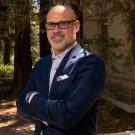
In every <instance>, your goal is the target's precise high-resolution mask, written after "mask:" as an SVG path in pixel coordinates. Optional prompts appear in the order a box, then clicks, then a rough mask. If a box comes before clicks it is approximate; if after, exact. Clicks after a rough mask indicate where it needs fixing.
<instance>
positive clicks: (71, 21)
mask: <svg viewBox="0 0 135 135" xmlns="http://www.w3.org/2000/svg"><path fill="white" fill-rule="evenodd" d="M75 21H76V19H75V20H69V21H59V22H57V23H55V22H46V23H45V28H46V30H54V29H55V27H56V25H57V26H58V28H59V29H68V28H69V25H70V24H71V23H73V22H75ZM60 23H67V27H61V26H60ZM47 24H53V25H54V26H53V28H51V29H48V28H47Z"/></svg>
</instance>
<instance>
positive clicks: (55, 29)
mask: <svg viewBox="0 0 135 135" xmlns="http://www.w3.org/2000/svg"><path fill="white" fill-rule="evenodd" d="M54 31H55V32H59V31H60V28H59V26H58V24H56V25H55V27H54Z"/></svg>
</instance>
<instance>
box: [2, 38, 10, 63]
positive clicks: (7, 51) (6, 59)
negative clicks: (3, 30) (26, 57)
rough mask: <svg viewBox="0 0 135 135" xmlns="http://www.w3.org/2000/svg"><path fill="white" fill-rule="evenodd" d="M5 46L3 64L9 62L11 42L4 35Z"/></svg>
mask: <svg viewBox="0 0 135 135" xmlns="http://www.w3.org/2000/svg"><path fill="white" fill-rule="evenodd" d="M4 42H5V46H4V56H3V63H4V65H8V64H10V49H11V42H10V39H9V37H8V36H6V37H5V40H4Z"/></svg>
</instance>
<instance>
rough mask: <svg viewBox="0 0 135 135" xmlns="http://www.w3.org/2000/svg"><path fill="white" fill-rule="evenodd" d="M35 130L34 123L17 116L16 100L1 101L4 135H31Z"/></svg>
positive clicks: (0, 129)
mask: <svg viewBox="0 0 135 135" xmlns="http://www.w3.org/2000/svg"><path fill="white" fill-rule="evenodd" d="M33 131H34V125H33V124H32V123H29V122H26V121H24V120H22V119H20V118H19V117H18V116H17V114H16V103H15V100H13V101H10V100H1V101H0V133H1V134H2V135H8V134H9V135H15V134H16V135H31V134H33Z"/></svg>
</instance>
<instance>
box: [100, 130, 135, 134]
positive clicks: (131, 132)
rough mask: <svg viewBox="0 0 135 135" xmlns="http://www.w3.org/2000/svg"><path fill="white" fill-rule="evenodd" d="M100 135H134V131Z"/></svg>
mask: <svg viewBox="0 0 135 135" xmlns="http://www.w3.org/2000/svg"><path fill="white" fill-rule="evenodd" d="M100 135H135V130H134V131H125V132H120V133H111V134H110V133H109V134H100Z"/></svg>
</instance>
